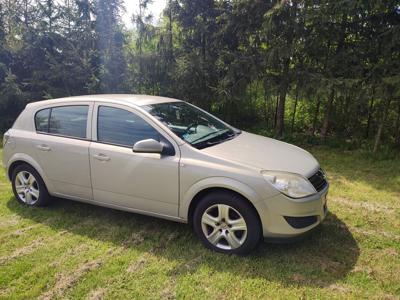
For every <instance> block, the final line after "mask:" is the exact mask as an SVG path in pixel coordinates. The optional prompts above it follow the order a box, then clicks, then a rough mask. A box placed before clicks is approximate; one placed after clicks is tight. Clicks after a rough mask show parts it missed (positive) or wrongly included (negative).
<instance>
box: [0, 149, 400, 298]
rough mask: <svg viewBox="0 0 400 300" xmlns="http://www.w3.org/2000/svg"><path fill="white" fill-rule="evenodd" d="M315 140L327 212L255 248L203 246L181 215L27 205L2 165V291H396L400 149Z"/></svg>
mask: <svg viewBox="0 0 400 300" xmlns="http://www.w3.org/2000/svg"><path fill="white" fill-rule="evenodd" d="M309 150H310V151H311V152H312V153H313V154H314V155H315V156H316V157H317V158H318V159H319V161H320V162H321V164H322V167H323V168H324V169H325V170H326V172H327V174H328V177H329V180H330V183H331V189H330V192H329V197H328V198H329V200H328V204H329V209H330V213H329V215H328V217H327V219H326V221H325V222H324V223H323V225H322V226H321V228H320V229H319V230H317V231H316V232H314V233H313V234H312V235H311V236H309V237H307V238H306V239H305V240H303V241H301V242H297V243H294V244H289V245H274V244H268V243H263V244H262V245H261V246H260V247H259V248H258V249H257V251H255V252H254V253H253V254H251V255H250V256H247V257H237V256H227V255H222V254H217V253H213V252H211V251H208V250H206V249H204V248H203V247H202V245H201V244H200V242H198V241H197V239H196V237H195V236H194V234H193V233H192V231H191V229H190V228H189V226H187V225H184V224H178V223H173V222H169V221H164V220H160V219H155V218H151V217H145V216H140V215H136V214H130V213H125V212H120V211H115V210H111V209H105V208H100V207H96V206H91V205H86V204H82V203H77V202H73V201H67V200H56V201H55V203H54V204H53V205H52V206H50V207H48V208H28V207H24V206H22V205H20V204H18V203H17V201H16V200H15V198H14V196H13V194H12V191H11V188H10V184H9V182H8V181H7V180H6V176H5V173H4V170H3V169H2V170H1V171H0V298H7V299H21V298H40V299H57V298H77V299H102V298H106V299H113V298H118V299H124V298H151V299H160V298H162V299H165V298H170V299H171V298H189V299H217V298H218V299H260V298H283V299H287V298H289V299H292V298H293V299H297V298H318V299H320V298H329V299H332V298H334V299H335V298H354V299H356V298H387V299H398V298H399V297H400V255H399V254H400V218H399V216H400V160H379V161H377V160H372V159H370V158H368V157H366V156H365V155H362V154H360V153H359V152H351V151H343V150H338V149H336V150H330V149H327V148H323V147H314V148H311V149H309ZM0 154H1V150H0Z"/></svg>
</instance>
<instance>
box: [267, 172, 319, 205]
mask: <svg viewBox="0 0 400 300" xmlns="http://www.w3.org/2000/svg"><path fill="white" fill-rule="evenodd" d="M261 174H262V175H263V176H264V178H265V179H266V180H267V181H268V182H269V183H271V184H272V185H273V186H274V187H275V188H276V189H277V190H279V191H280V192H282V193H283V194H285V195H287V196H289V197H291V198H302V197H307V196H310V195H313V194H315V193H316V192H317V191H316V190H315V188H314V187H313V186H312V184H311V183H310V182H309V181H308V180H307V179H306V178H304V177H303V176H301V175H299V174H295V173H288V172H281V171H261Z"/></svg>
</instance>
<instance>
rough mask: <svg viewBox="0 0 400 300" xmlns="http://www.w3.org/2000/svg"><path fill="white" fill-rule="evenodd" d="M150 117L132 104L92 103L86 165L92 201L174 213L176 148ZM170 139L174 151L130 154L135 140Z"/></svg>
mask: <svg viewBox="0 0 400 300" xmlns="http://www.w3.org/2000/svg"><path fill="white" fill-rule="evenodd" d="M156 128H157V126H156V124H154V123H153V122H152V121H151V119H149V118H148V117H147V116H145V115H144V114H142V113H141V112H140V111H136V110H135V109H133V108H130V107H127V106H123V105H117V104H108V103H96V105H95V107H94V112H93V142H92V144H91V145H90V151H89V153H90V166H91V174H92V186H93V197H94V200H95V201H97V202H101V203H105V204H108V205H111V206H118V207H125V208H130V209H135V210H138V211H142V212H151V213H153V214H159V215H164V216H174V217H176V216H177V215H178V202H179V194H178V192H179V185H178V184H179V170H178V164H179V158H180V154H179V148H178V146H177V145H176V144H175V142H174V141H173V140H172V139H171V138H170V137H168V136H167V135H166V134H165V133H163V132H162V131H161V130H160V129H156ZM144 139H155V140H158V141H163V142H165V143H170V146H172V147H173V148H174V152H175V154H174V155H161V154H158V153H134V152H133V151H132V147H133V144H134V143H135V142H137V141H139V140H144Z"/></svg>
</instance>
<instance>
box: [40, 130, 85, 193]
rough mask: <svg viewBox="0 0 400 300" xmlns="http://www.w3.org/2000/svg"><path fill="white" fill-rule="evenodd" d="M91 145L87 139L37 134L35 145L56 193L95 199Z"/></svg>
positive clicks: (41, 163)
mask: <svg viewBox="0 0 400 300" xmlns="http://www.w3.org/2000/svg"><path fill="white" fill-rule="evenodd" d="M89 145H90V142H89V141H85V140H72V139H70V138H65V137H59V136H52V135H45V134H36V138H35V139H34V140H33V146H34V147H35V150H36V152H37V155H38V157H39V160H40V165H41V167H42V168H43V170H45V173H46V177H47V178H48V180H50V181H51V183H52V186H53V187H54V189H55V194H60V195H65V196H71V197H77V198H82V199H92V185H91V180H90V166H89V155H88V149H89Z"/></svg>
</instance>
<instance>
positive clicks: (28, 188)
mask: <svg viewBox="0 0 400 300" xmlns="http://www.w3.org/2000/svg"><path fill="white" fill-rule="evenodd" d="M12 188H13V192H14V195H15V198H17V200H18V201H19V202H20V203H23V204H26V205H29V206H44V205H46V204H48V203H49V201H50V195H49V193H48V192H47V188H46V186H45V184H44V182H43V179H42V177H41V176H40V175H39V173H38V172H37V171H36V170H35V169H34V168H32V167H31V166H30V165H28V164H22V165H19V166H18V167H16V168H15V170H14V172H13V175H12Z"/></svg>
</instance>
